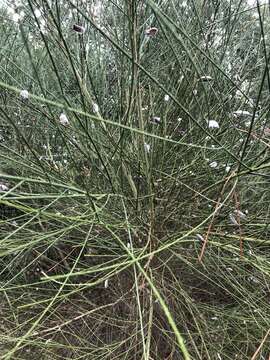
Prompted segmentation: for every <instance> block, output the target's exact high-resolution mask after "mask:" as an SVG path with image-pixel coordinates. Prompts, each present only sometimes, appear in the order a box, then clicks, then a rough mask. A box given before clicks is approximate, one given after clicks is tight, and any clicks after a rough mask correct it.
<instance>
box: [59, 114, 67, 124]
mask: <svg viewBox="0 0 270 360" xmlns="http://www.w3.org/2000/svg"><path fill="white" fill-rule="evenodd" d="M59 122H60V124H61V125H64V126H67V125H68V124H69V121H68V118H67V116H66V114H64V113H62V114H61V115H60V116H59Z"/></svg>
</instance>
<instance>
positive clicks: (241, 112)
mask: <svg viewBox="0 0 270 360" xmlns="http://www.w3.org/2000/svg"><path fill="white" fill-rule="evenodd" d="M233 115H234V116H236V117H239V116H252V114H251V113H250V112H249V111H246V110H237V111H234V112H233Z"/></svg>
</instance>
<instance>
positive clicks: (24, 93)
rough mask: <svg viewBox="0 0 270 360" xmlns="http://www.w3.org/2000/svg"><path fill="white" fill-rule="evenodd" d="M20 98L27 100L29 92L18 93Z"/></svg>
mask: <svg viewBox="0 0 270 360" xmlns="http://www.w3.org/2000/svg"><path fill="white" fill-rule="evenodd" d="M20 97H21V98H22V99H28V98H29V92H28V90H22V91H21V92H20Z"/></svg>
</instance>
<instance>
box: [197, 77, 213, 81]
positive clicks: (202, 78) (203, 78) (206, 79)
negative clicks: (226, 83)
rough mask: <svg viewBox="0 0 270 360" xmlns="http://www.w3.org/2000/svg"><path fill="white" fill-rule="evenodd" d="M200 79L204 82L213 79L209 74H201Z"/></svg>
mask: <svg viewBox="0 0 270 360" xmlns="http://www.w3.org/2000/svg"><path fill="white" fill-rule="evenodd" d="M200 80H201V81H205V82H206V81H211V80H213V79H212V77H211V76H201V77H200Z"/></svg>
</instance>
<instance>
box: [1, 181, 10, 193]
mask: <svg viewBox="0 0 270 360" xmlns="http://www.w3.org/2000/svg"><path fill="white" fill-rule="evenodd" d="M8 190H9V188H8V186H7V185H5V184H3V183H0V191H8Z"/></svg>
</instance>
